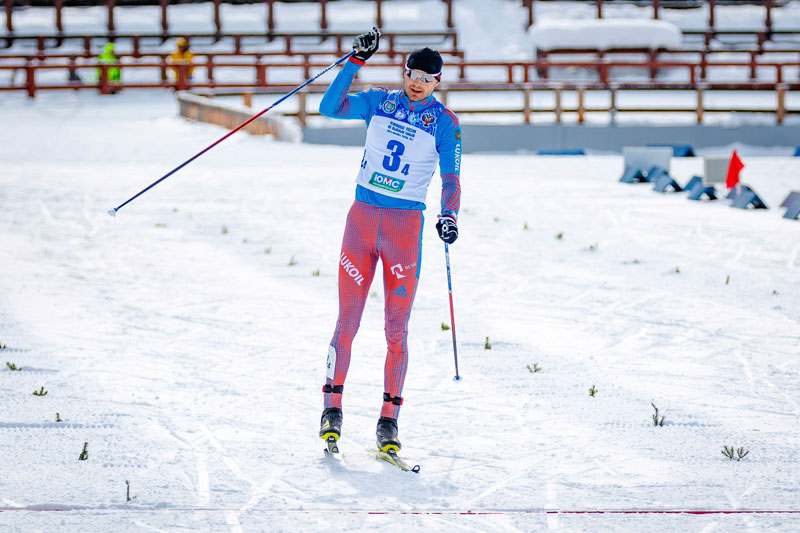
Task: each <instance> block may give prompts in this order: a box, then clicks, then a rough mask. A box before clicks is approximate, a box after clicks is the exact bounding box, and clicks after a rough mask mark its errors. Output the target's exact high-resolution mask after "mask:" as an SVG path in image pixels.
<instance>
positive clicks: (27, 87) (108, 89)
mask: <svg viewBox="0 0 800 533" xmlns="http://www.w3.org/2000/svg"><path fill="white" fill-rule="evenodd" d="M571 65H573V66H577V67H583V68H603V69H604V68H609V67H614V66H620V65H622V66H638V67H640V68H649V67H650V65H649V64H648V63H647V62H645V63H603V64H601V65H597V63H596V62H594V63H593V62H588V63H571ZM671 65H672V66H683V67H687V68H689V69H690V72H695V71H696V69H697V65H693V64H679V63H675V64H671ZM744 65H745V66H746V65H747V64H744ZM792 65H793V66H795V67H797V66H800V63H794V64H792ZM199 66H200V67H203V68H206V69H207V71H208V74H209V79H207V80H202V81H201V80H190V79H189V77H188V69H189V68H190V65H175V68H176V71H177V76H176V78H175V79H174V80H167V79H166V72H167V69H168V68H169V65H168V64H167V63H166V62H157V63H133V64H123V65H120V67H121V69H122V70H123V72H126V71H129V70H141V69H150V70H156V71H157V72H158V71H160V73H161V76H160V78H159V77H156V79H152V80H149V81H123V82H119V83H114V82H109V81H107V76H106V73H107V72H108V68H109V65H101V64H91V65H87V66H86V67H88V68H92V69H95V68H97V69H100V72H101V76H100V81H98V82H96V83H80V82H69V81H64V82H60V83H48V82H42V83H39V82H37V81H36V74H37V72H41V71H43V70H44V71H48V70H50V71H52V70H57V69H61V70H62V71H65V70H68V69H69V68H70V67H69V65H35V64H28V65H26V66H24V67H22V68H23V69H24V72H25V80H24V83H23V84H12V85H9V86H0V91H26V92H27V94H28V95H29V96H30V97H34V96H35V95H36V92H37V91H42V90H96V91H99V92H100V93H103V94H108V93H112V92H116V91H120V90H128V89H162V90H163V89H164V88H171V89H176V90H186V89H193V90H195V92H197V91H198V90H202V89H215V90H223V91H227V92H229V93H231V92H233V93H235V94H250V93H253V92H256V91H257V92H259V93H265V94H275V95H277V94H284V93H286V92H288V91H290V90H291V89H293V88H294V85H293V84H286V83H267V69H268V68H269V69H277V68H295V69H298V68H300V69H303V70H305V71H306V72H307V73H308V74H306V75H305V77H309V75H310V72H311V70H312V69H313V70H315V71H316V70H319V69H321V68H323V67H324V66H327V65H325V64H314V63H304V64H295V65H288V64H286V63H275V64H265V63H255V64H250V65H243V64H241V63H222V62H213V63H207V64H200V65H199ZM386 66H390V67H393V68H397V69H398V76H397V77H396V78H394V79H393V80H391V79H387V82H388V83H370V84H368V85H366V84H363V83H361V82H356V84H355V85H354V87H353V90H358V89H359V88H363V87H366V86H376V85H384V86H389V87H393V86H394V87H396V86H398V82H397V81H396V80H399V79H400V72H401V70H400V68H401V66H400V65H399V64H394V65H391V64H388V65H386ZM460 66H461V67H463V68H470V69H472V68H478V67H481V66H483V67H492V68H495V69H496V68H497V67H503V70H506V74H507V79H499V80H497V81H495V82H480V83H475V82H466V81H464V82H461V81H450V80H448V79H445V82H443V83H442V84H441V85H440V86H439V88H438V89H437V94H438V96H439V98H440V99H441V100H442V101H443V102H445V104H447V103H448V98H449V97H450V95H452V94H455V93H459V92H471V93H475V94H485V93H487V92H494V93H499V94H503V95H509V96H510V95H511V94H516V95H518V96H519V95H521V96H522V100H523V105H522V106H521V107H519V106H517V107H502V106H496V105H487V104H482V105H480V106H475V107H472V108H459V107H455V108H454V109H453V110H454V111H455V112H457V113H463V114H498V113H505V114H508V113H511V114H517V115H520V116H521V119H522V120H523V121H524V122H530V121H531V120H532V116H533V115H535V114H541V113H550V114H554V116H555V120H556V122H561V121H562V117H563V115H565V114H575V116H576V120H577V122H578V123H583V122H584V121H585V119H586V115H587V114H591V113H605V114H609V115H610V116H611V120H612V121H613V120H614V119H615V117H616V116H617V115H619V114H622V113H691V114H693V115H694V116H695V117H696V120H697V122H702V121H703V119H704V117H705V116H706V115H707V114H709V113H732V112H736V113H768V114H772V115H774V117H775V121H776V123H778V124H781V123H783V121H784V119H785V118H786V117H787V116H788V115H793V114H798V113H800V109H795V108H790V107H789V106H788V105H787V94H788V93H789V91H792V90H794V91H796V90H800V81H797V82H795V83H786V82H784V81H782V80H781V81H777V82H719V83H710V82H701V81H698V80H697V79H696V76H695V78H693V79H692V80H691V81H687V82H677V83H676V82H635V83H619V82H612V81H609V80H608V79H607V78H606V79H605V80H600V81H596V82H568V81H564V82H552V81H533V80H531V79H530V76H528V74H527V73H530V72H531V71H532V70H533V69H536V68H542V67H544V66H550V67H552V66H553V65H552V64H545V63H542V62H531V63H463V64H461V65H460ZM773 66H774V67H775V68H776V69H779V70H778V72H781V70H780V68H782V67H786V66H788V65H787V64H779V65H773ZM86 67H85V68H86ZM457 67H458V65H457ZM14 68H15V67H13V66H7V65H0V72H3V71H8V70H11V69H14ZM16 68H19V67H16ZM216 68H236V69H247V70H249V71H250V72H251V73H254V74H255V76H254V77H255V80H253V81H238V82H228V81H226V82H222V81H214V80H213V73H214V69H216ZM521 69H524V73H525V74H523V73H521V72H520V70H521ZM65 79H66V77H65ZM327 86H328V83H327V82H323V83H315V84H311V85H309V86H308V87H307V88H306V89H305V92H301V93H299V94H298V96H297V98H298V111H297V112H296V113H295V114H296V115H297V117H298V119H299V120H300V121H301V122H304V121H305V118H306V117H307V116H310V115H313V114H315V112H316V111H315V110H309V109H307V107H306V93H311V94H314V93H317V94H318V93H321V92H324V91H325V90H326V89H327ZM231 90H233V91H231ZM653 90H664V91H675V92H679V93H682V94H688V93H691V94H693V95H694V101H695V105H693V106H691V107H687V106H683V107H680V106H665V105H663V104H660V103H659V101H658V99H655V98H654V99H653V103H652V104H647V105H638V106H633V107H626V106H621V105H619V104H618V95H619V94H621V93H623V92H625V91H653ZM730 90H737V91H761V92H771V93H773V94H774V95H775V99H774V101H775V105H774V106H773V107H771V108H763V107H762V108H759V107H755V106H752V105H748V103H747V101H746V99H741V100H743V101H744V102H745V103H743V104H737V105H727V106H724V107H709V106H707V105H706V104H705V95H706V94H707V93H709V92H712V91H730ZM545 91H546V92H549V93H552V94H553V95H554V101H555V104H554V105H553V106H551V107H542V106H540V105H533V103H532V102H533V99H534V95H535V94H538V93H541V92H545ZM593 91H604V92H605V93H607V95H608V100H609V102H610V103H609V105H607V106H599V107H598V106H591V105H587V103H586V96H587V94H588V93H590V92H593ZM567 96H569V98H570V99H574V100H575V101H576V102H577V103H576V104H575V105H574V106H571V107H570V106H567V105H565V104H564V102H565V101H567V99H566V97H567Z"/></svg>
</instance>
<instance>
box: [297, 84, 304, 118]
mask: <svg viewBox="0 0 800 533" xmlns="http://www.w3.org/2000/svg"><path fill="white" fill-rule="evenodd" d="M297 121H298V122H299V123H300V125H301V126H305V125H306V93H304V92H302V91H301V92H299V93H297Z"/></svg>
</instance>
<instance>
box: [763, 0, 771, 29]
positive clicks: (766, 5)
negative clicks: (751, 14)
mask: <svg viewBox="0 0 800 533" xmlns="http://www.w3.org/2000/svg"><path fill="white" fill-rule="evenodd" d="M764 9H765V11H766V13H765V14H764V27H765V28H766V29H767V35H770V37H771V34H772V0H764Z"/></svg>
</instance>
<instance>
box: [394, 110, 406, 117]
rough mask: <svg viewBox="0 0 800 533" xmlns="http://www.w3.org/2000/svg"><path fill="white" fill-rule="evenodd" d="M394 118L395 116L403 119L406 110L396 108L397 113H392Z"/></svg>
mask: <svg viewBox="0 0 800 533" xmlns="http://www.w3.org/2000/svg"><path fill="white" fill-rule="evenodd" d="M394 118H396V119H397V120H403V119H404V118H406V112H405V111H403V110H402V109H398V110H397V113H395V114H394Z"/></svg>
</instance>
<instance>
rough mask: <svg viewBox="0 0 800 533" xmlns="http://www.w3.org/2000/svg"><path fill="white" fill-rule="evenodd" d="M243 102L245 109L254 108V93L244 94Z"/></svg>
mask: <svg viewBox="0 0 800 533" xmlns="http://www.w3.org/2000/svg"><path fill="white" fill-rule="evenodd" d="M242 101H243V103H244V106H245V107H253V93H247V92H245V93H242Z"/></svg>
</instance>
